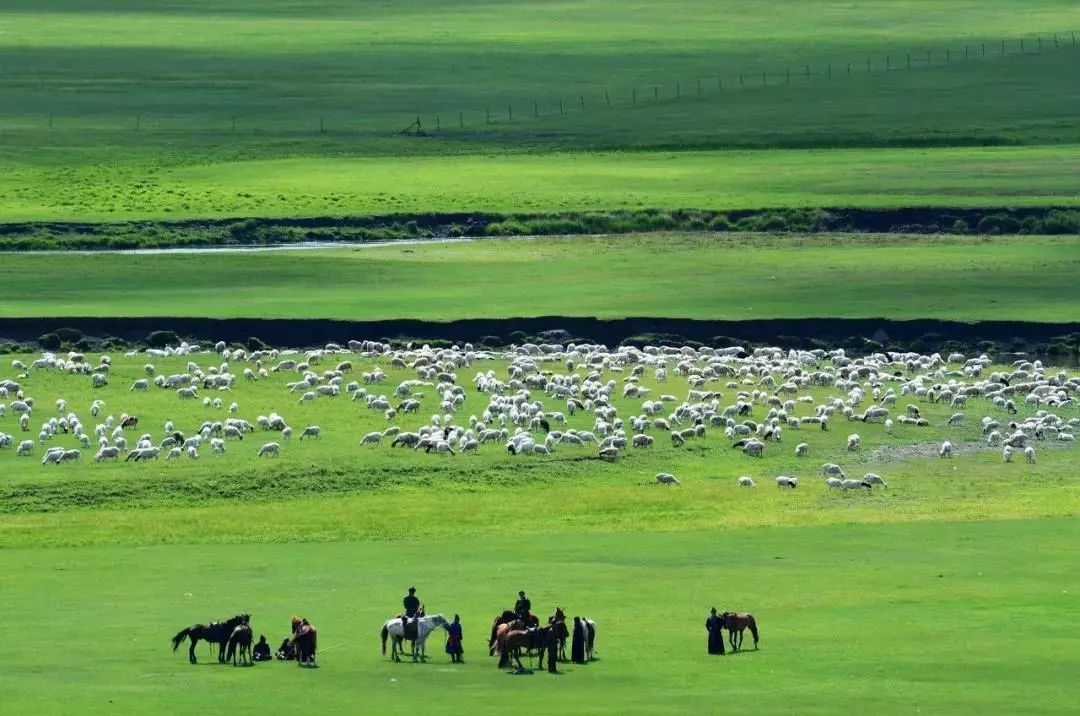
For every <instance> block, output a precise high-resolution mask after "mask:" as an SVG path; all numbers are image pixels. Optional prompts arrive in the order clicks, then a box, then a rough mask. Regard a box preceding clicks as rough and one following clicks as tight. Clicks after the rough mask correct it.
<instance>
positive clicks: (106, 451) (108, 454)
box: [94, 445, 120, 462]
mask: <svg viewBox="0 0 1080 716" xmlns="http://www.w3.org/2000/svg"><path fill="white" fill-rule="evenodd" d="M118 457H120V448H118V447H112V446H110V445H104V446H102V447H101V448H100V449H99V450H98V451H97V453H95V454H94V461H95V462H101V461H102V460H116V459H117V458H118Z"/></svg>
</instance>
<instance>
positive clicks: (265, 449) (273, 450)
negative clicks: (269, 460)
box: [259, 443, 281, 457]
mask: <svg viewBox="0 0 1080 716" xmlns="http://www.w3.org/2000/svg"><path fill="white" fill-rule="evenodd" d="M279 450H281V446H280V445H278V444H277V443H266V444H265V445H263V446H262V447H261V448H259V457H263V456H264V455H270V456H272V457H277V456H278V451H279Z"/></svg>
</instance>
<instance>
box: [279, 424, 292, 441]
mask: <svg viewBox="0 0 1080 716" xmlns="http://www.w3.org/2000/svg"><path fill="white" fill-rule="evenodd" d="M291 437H292V428H291V427H289V426H288V425H286V426H285V427H283V428H282V429H281V439H282V440H288V439H289V438H291Z"/></svg>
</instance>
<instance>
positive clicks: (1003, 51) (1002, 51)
mask: <svg viewBox="0 0 1080 716" xmlns="http://www.w3.org/2000/svg"><path fill="white" fill-rule="evenodd" d="M1001 56H1002V57H1004V56H1005V40H1002V41H1001Z"/></svg>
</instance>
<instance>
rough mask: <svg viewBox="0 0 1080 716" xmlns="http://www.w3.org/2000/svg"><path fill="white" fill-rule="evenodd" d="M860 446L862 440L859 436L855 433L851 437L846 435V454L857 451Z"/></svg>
mask: <svg viewBox="0 0 1080 716" xmlns="http://www.w3.org/2000/svg"><path fill="white" fill-rule="evenodd" d="M861 444H862V439H861V438H860V437H859V435H858V434H857V433H852V434H851V435H848V439H847V449H848V452H854V451H855V450H858V449H859V446H860V445H861Z"/></svg>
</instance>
